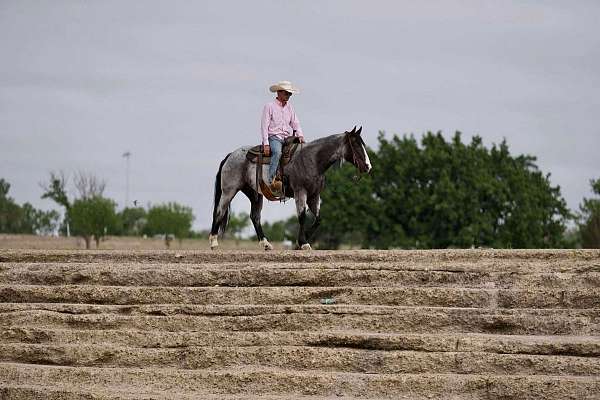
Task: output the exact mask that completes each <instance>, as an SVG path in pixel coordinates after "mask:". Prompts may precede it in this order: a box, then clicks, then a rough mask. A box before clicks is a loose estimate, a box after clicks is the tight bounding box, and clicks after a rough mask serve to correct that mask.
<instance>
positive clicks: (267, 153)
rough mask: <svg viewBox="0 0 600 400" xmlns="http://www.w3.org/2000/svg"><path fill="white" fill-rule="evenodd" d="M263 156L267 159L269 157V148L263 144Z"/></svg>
mask: <svg viewBox="0 0 600 400" xmlns="http://www.w3.org/2000/svg"><path fill="white" fill-rule="evenodd" d="M263 154H264V155H265V157H269V156H270V155H271V146H269V145H268V144H263Z"/></svg>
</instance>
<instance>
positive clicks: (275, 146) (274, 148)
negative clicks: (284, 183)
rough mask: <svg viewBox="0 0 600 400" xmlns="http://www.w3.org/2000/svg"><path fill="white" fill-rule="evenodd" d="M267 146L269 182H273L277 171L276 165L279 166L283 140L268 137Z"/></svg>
mask: <svg viewBox="0 0 600 400" xmlns="http://www.w3.org/2000/svg"><path fill="white" fill-rule="evenodd" d="M269 147H271V164H270V165H269V182H268V183H269V184H270V183H271V182H273V178H274V177H275V174H276V173H277V167H278V166H279V159H280V158H281V148H282V147H283V142H282V141H281V140H279V139H276V138H273V137H270V138H269Z"/></svg>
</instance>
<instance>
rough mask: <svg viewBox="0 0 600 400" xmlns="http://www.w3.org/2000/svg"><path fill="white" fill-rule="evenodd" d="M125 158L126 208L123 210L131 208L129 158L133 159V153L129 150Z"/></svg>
mask: <svg viewBox="0 0 600 400" xmlns="http://www.w3.org/2000/svg"><path fill="white" fill-rule="evenodd" d="M123 157H125V163H126V166H125V168H126V169H125V182H126V183H125V207H123V209H125V208H127V207H128V206H129V157H131V152H130V151H129V150H128V151H126V152H125V153H123Z"/></svg>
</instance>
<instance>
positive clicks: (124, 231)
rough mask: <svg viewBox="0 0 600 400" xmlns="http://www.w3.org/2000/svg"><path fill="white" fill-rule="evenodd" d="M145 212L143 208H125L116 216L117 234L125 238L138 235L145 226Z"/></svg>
mask: <svg viewBox="0 0 600 400" xmlns="http://www.w3.org/2000/svg"><path fill="white" fill-rule="evenodd" d="M147 214H148V213H147V212H146V210H145V209H144V208H143V207H127V208H125V209H123V210H122V211H121V212H119V213H118V214H117V218H118V220H119V234H120V235H125V236H138V235H140V234H141V233H142V232H143V230H144V227H145V225H146V218H147Z"/></svg>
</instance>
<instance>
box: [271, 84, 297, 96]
mask: <svg viewBox="0 0 600 400" xmlns="http://www.w3.org/2000/svg"><path fill="white" fill-rule="evenodd" d="M269 90H270V91H271V92H277V91H278V90H285V91H286V92H290V93H299V92H300V89H298V88H297V87H295V86H294V85H292V82H290V81H279V82H277V83H276V84H274V85H271V87H270V88H269Z"/></svg>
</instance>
